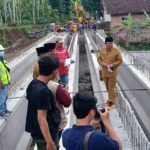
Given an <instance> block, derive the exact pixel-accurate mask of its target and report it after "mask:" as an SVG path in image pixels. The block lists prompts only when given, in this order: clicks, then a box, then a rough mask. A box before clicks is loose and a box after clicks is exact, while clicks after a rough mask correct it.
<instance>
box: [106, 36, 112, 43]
mask: <svg viewBox="0 0 150 150" xmlns="http://www.w3.org/2000/svg"><path fill="white" fill-rule="evenodd" d="M107 42H113V37H111V36H108V37H106V38H105V43H107Z"/></svg>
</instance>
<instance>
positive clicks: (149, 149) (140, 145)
mask: <svg viewBox="0 0 150 150" xmlns="http://www.w3.org/2000/svg"><path fill="white" fill-rule="evenodd" d="M116 107H117V110H118V112H119V115H120V118H121V120H122V122H123V124H124V128H125V130H126V132H127V134H128V137H129V139H130V141H131V146H132V148H133V150H150V142H149V140H148V139H147V137H146V135H145V133H144V131H143V129H142V128H141V125H140V124H139V122H138V120H137V118H136V116H135V113H134V111H133V109H132V108H131V106H130V104H129V103H128V101H127V100H126V98H125V97H124V96H123V94H122V93H121V92H118V96H117V103H116Z"/></svg>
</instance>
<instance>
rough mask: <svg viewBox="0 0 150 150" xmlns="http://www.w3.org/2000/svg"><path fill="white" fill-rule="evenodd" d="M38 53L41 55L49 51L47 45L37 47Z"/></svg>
mask: <svg viewBox="0 0 150 150" xmlns="http://www.w3.org/2000/svg"><path fill="white" fill-rule="evenodd" d="M36 52H37V55H38V56H40V55H41V54H44V53H47V52H49V51H48V50H47V49H46V48H45V47H37V48H36Z"/></svg>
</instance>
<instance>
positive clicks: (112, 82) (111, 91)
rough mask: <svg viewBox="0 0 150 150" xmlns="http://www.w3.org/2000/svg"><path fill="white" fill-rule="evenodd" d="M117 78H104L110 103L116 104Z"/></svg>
mask: <svg viewBox="0 0 150 150" xmlns="http://www.w3.org/2000/svg"><path fill="white" fill-rule="evenodd" d="M116 78H117V77H116V76H113V77H103V80H104V82H105V86H106V89H107V92H108V101H112V102H113V103H114V104H115V103H116Z"/></svg>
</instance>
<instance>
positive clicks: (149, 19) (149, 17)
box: [143, 10, 150, 25]
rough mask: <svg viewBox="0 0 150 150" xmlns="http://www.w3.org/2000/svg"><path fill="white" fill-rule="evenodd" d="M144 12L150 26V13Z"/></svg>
mask: <svg viewBox="0 0 150 150" xmlns="http://www.w3.org/2000/svg"><path fill="white" fill-rule="evenodd" d="M143 12H144V15H145V16H146V23H147V24H148V25H150V16H149V15H148V13H147V12H146V11H145V10H143Z"/></svg>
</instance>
